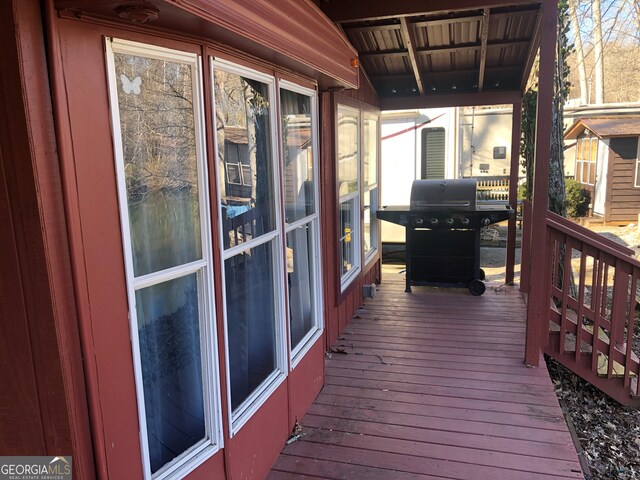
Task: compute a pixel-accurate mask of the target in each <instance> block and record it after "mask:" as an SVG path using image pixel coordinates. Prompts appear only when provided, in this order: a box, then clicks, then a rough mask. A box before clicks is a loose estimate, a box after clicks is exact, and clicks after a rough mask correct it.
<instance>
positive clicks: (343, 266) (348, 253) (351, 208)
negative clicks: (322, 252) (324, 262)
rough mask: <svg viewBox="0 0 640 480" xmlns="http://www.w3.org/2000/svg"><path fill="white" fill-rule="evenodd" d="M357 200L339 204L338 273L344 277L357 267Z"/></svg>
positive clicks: (353, 199)
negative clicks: (355, 226) (355, 225)
mask: <svg viewBox="0 0 640 480" xmlns="http://www.w3.org/2000/svg"><path fill="white" fill-rule="evenodd" d="M356 201H358V198H352V199H351V200H349V201H347V202H343V203H341V204H340V232H339V234H340V257H341V258H340V272H341V275H342V276H344V275H346V274H347V273H349V271H350V270H351V269H352V268H354V267H356V266H357V261H356V257H355V254H356V249H355V243H356V242H355V232H354V231H353V228H354V222H355V216H356V215H355V209H356Z"/></svg>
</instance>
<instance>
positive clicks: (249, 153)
mask: <svg viewBox="0 0 640 480" xmlns="http://www.w3.org/2000/svg"><path fill="white" fill-rule="evenodd" d="M214 87H215V101H216V105H215V106H216V132H217V137H218V138H217V140H218V150H219V151H218V162H220V163H219V168H218V171H219V172H224V171H225V162H227V161H232V162H234V163H237V162H238V161H239V162H240V163H241V164H242V177H241V179H242V181H240V176H239V175H238V177H237V180H238V181H237V182H235V181H232V180H235V179H236V178H235V177H234V178H233V179H232V178H231V177H225V176H224V175H220V176H219V181H220V186H219V189H220V198H221V201H222V217H223V228H222V229H223V235H224V245H225V247H226V248H229V247H233V246H234V245H238V244H240V243H244V242H247V241H249V240H251V239H253V238H256V237H258V236H260V235H262V234H264V233H267V232H270V231H272V230H274V228H275V225H276V222H275V193H274V186H273V158H272V151H271V126H270V123H269V109H270V107H271V105H270V99H269V86H268V85H267V84H265V83H262V82H259V81H257V80H251V79H248V78H244V77H242V76H240V75H236V74H234V73H227V72H222V71H216V72H214ZM232 212H233V213H232ZM231 218H235V219H236V220H235V221H231V220H230V219H231Z"/></svg>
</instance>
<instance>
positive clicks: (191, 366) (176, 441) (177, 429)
mask: <svg viewBox="0 0 640 480" xmlns="http://www.w3.org/2000/svg"><path fill="white" fill-rule="evenodd" d="M136 311H137V313H138V338H139V342H140V359H141V364H142V377H143V388H144V405H145V412H146V420H147V441H148V443H149V458H150V462H151V471H152V472H156V471H157V470H158V469H160V468H161V467H162V466H163V465H165V464H166V463H168V462H170V461H171V460H173V459H174V458H175V457H177V456H179V455H180V454H181V453H183V452H184V451H186V450H187V449H189V448H190V447H192V446H193V445H195V444H196V443H198V442H199V441H201V440H202V439H204V438H205V436H206V431H205V421H204V404H203V393H202V388H203V385H202V361H201V358H200V312H199V306H198V280H197V275H196V274H192V275H188V276H185V277H182V278H177V279H175V280H171V281H168V282H164V283H160V284H158V285H154V286H152V287H147V288H144V289H142V290H138V291H137V292H136Z"/></svg>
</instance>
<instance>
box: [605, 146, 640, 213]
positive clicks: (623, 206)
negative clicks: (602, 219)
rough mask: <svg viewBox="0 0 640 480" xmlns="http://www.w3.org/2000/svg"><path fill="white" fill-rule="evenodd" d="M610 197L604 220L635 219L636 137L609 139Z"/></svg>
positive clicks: (639, 209) (638, 199)
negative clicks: (610, 166)
mask: <svg viewBox="0 0 640 480" xmlns="http://www.w3.org/2000/svg"><path fill="white" fill-rule="evenodd" d="M610 148H611V154H610V157H609V160H610V162H611V165H612V167H613V168H612V169H611V171H610V179H611V199H610V203H609V205H610V208H609V209H608V216H607V218H606V221H609V222H628V221H636V220H637V219H638V213H640V188H637V187H634V182H635V168H636V159H637V156H638V137H623V138H612V139H611V144H610Z"/></svg>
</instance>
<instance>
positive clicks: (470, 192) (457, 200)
mask: <svg viewBox="0 0 640 480" xmlns="http://www.w3.org/2000/svg"><path fill="white" fill-rule="evenodd" d="M476 186H477V180H476V179H475V178H458V179H452V180H414V182H413V185H412V186H411V210H414V211H425V210H452V211H473V210H476Z"/></svg>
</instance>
